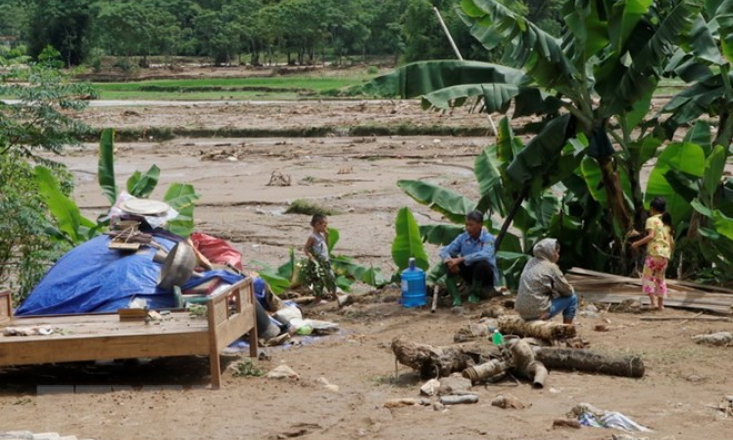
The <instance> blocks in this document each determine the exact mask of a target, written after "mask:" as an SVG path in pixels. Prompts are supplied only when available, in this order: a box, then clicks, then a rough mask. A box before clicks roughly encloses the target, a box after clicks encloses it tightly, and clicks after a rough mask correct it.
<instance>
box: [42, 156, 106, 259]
mask: <svg viewBox="0 0 733 440" xmlns="http://www.w3.org/2000/svg"><path fill="white" fill-rule="evenodd" d="M34 172H35V175H36V183H37V184H38V192H39V194H40V195H41V197H42V198H43V202H44V203H45V204H46V206H47V207H48V210H49V212H50V213H51V215H53V217H54V219H55V220H56V224H57V225H58V230H59V231H61V232H62V233H63V234H64V235H65V236H66V238H67V239H68V240H69V242H70V243H71V244H73V245H78V244H81V243H83V242H85V241H86V240H88V239H89V238H91V236H92V235H93V234H94V233H95V232H96V230H97V224H96V223H94V222H93V221H91V220H89V219H87V218H86V217H84V216H82V215H81V212H80V211H79V207H78V206H77V205H76V203H74V201H73V200H71V199H69V198H68V197H66V196H65V195H64V193H63V192H61V189H60V188H59V184H58V182H57V181H56V179H55V178H54V176H53V174H52V173H51V170H49V169H48V168H46V167H44V166H41V165H37V166H36V167H35V168H34Z"/></svg>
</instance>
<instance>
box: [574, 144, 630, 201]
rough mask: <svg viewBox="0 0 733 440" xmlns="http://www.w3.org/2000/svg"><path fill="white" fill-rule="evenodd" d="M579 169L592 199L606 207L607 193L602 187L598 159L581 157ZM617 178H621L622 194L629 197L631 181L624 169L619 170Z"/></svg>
mask: <svg viewBox="0 0 733 440" xmlns="http://www.w3.org/2000/svg"><path fill="white" fill-rule="evenodd" d="M580 171H581V173H582V174H583V178H584V179H585V182H586V185H588V190H589V191H590V193H591V196H592V197H593V200H595V201H597V202H598V203H600V204H601V205H603V206H604V207H608V203H607V201H608V199H607V197H608V194H607V192H606V189H605V188H604V187H603V176H602V175H601V166H600V165H599V164H598V161H597V160H596V159H594V158H592V157H590V156H586V157H584V158H583V161H582V162H581V165H580ZM619 174H620V175H619V178H620V180H621V188H622V189H623V191H624V196H625V197H627V198H629V197H630V194H631V191H632V190H631V182H630V181H629V176H628V174H627V173H626V170H625V169H621V170H619Z"/></svg>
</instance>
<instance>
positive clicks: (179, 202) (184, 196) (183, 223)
mask: <svg viewBox="0 0 733 440" xmlns="http://www.w3.org/2000/svg"><path fill="white" fill-rule="evenodd" d="M199 197H200V196H199V195H198V194H196V191H195V190H194V189H193V185H190V184H182V183H174V184H171V186H169V187H168V191H166V193H165V196H164V197H163V200H165V201H166V203H168V204H169V205H170V206H171V207H172V208H173V209H175V210H176V211H178V217H176V218H174V219H173V220H171V221H169V222H168V224H167V225H166V228H167V229H168V230H169V231H171V232H172V233H174V234H176V235H179V236H181V237H183V238H188V236H189V235H191V233H192V232H193V230H194V222H193V208H194V203H193V202H194V201H195V200H196V199H198V198H199Z"/></svg>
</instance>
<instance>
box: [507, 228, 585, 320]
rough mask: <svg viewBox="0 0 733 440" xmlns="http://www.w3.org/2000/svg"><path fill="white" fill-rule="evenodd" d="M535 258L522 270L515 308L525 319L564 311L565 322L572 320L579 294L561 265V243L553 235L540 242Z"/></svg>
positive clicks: (549, 315)
mask: <svg viewBox="0 0 733 440" xmlns="http://www.w3.org/2000/svg"><path fill="white" fill-rule="evenodd" d="M532 254H533V255H534V258H532V259H531V260H530V261H529V263H527V265H526V266H524V270H523V271H522V276H521V278H520V280H519V293H518V295H517V301H516V303H515V304H514V309H515V310H516V311H517V312H518V313H519V316H521V317H522V318H523V319H524V320H526V321H531V320H535V319H542V320H548V319H550V318H552V317H553V316H556V315H559V314H560V313H562V317H563V323H564V324H572V323H573V318H575V309H576V308H577V307H578V297H577V296H575V291H574V289H573V286H571V285H570V283H568V281H567V280H566V279H565V276H564V275H563V274H562V271H561V270H560V268H559V267H558V265H557V264H556V263H557V260H558V259H559V258H560V244H559V243H558V242H557V240H555V239H554V238H545V239H543V240H540V241H539V242H537V244H535V245H534V248H533V249H532Z"/></svg>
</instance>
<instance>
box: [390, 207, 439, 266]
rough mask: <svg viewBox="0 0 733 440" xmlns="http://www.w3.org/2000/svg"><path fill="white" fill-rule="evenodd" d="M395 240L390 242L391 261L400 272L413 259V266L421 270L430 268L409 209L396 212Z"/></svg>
mask: <svg viewBox="0 0 733 440" xmlns="http://www.w3.org/2000/svg"><path fill="white" fill-rule="evenodd" d="M395 232H396V235H395V238H394V240H393V241H392V259H393V260H394V262H395V264H397V268H398V269H399V271H400V272H402V271H403V270H405V269H406V268H407V266H408V263H409V260H410V258H414V259H415V264H416V265H417V267H419V268H421V269H422V270H425V271H427V270H428V269H429V268H430V263H429V262H428V255H427V254H426V253H425V248H424V247H423V244H422V237H421V236H420V228H419V227H418V225H417V222H416V221H415V217H414V216H413V215H412V211H410V208H407V207H403V208H400V210H399V211H397V219H396V220H395Z"/></svg>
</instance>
